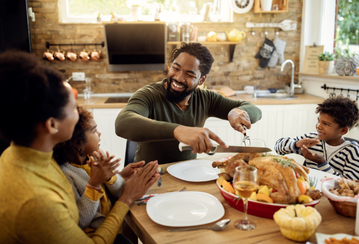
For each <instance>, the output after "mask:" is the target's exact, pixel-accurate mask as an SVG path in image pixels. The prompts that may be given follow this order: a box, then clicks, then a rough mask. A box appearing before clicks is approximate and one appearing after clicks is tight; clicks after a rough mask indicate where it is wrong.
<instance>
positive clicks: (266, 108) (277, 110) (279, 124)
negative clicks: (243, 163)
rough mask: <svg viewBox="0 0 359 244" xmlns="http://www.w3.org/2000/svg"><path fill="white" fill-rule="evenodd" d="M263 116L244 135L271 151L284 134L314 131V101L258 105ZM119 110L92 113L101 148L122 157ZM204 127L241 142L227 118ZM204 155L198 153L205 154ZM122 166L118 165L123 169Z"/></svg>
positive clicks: (234, 142) (123, 144)
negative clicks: (116, 124) (118, 130)
mask: <svg viewBox="0 0 359 244" xmlns="http://www.w3.org/2000/svg"><path fill="white" fill-rule="evenodd" d="M258 107H259V108H260V109H261V110H262V119H261V120H260V121H258V122H257V123H255V124H253V125H252V128H251V129H249V130H248V132H247V135H249V136H250V137H251V138H252V139H262V140H264V141H265V142H266V146H267V147H269V148H271V149H272V150H274V145H275V142H276V141H277V140H278V139H279V138H281V137H285V136H291V137H294V136H299V135H302V134H304V133H308V132H313V131H315V124H316V121H317V115H316V114H315V108H316V107H317V104H296V105H258ZM120 111H121V109H93V115H94V118H95V121H96V123H97V125H98V129H99V131H100V132H101V142H100V143H101V148H102V149H103V150H106V151H109V152H110V154H114V155H115V156H116V158H118V157H120V158H121V159H122V160H121V162H122V163H123V162H124V160H125V150H126V139H124V138H121V137H118V136H117V135H116V133H115V120H116V117H117V115H118V113H119V112H120ZM205 127H207V128H209V129H210V130H211V131H213V132H214V133H216V134H217V135H218V136H219V137H220V138H221V139H222V140H224V141H225V142H226V143H227V144H228V145H241V143H242V139H243V135H242V134H241V133H239V132H237V131H235V130H234V129H233V128H232V127H231V126H230V124H229V122H228V121H227V120H221V119H217V118H213V117H211V118H209V119H207V121H206V123H205ZM205 156H207V154H205V153H203V154H199V155H198V157H199V158H201V157H205ZM122 167H123V166H121V167H120V168H121V169H122Z"/></svg>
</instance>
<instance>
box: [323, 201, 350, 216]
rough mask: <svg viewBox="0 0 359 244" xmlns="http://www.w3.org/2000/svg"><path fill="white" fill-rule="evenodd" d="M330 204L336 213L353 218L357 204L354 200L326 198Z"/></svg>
mask: <svg viewBox="0 0 359 244" xmlns="http://www.w3.org/2000/svg"><path fill="white" fill-rule="evenodd" d="M328 200H329V202H330V204H331V205H332V206H333V208H334V210H335V212H337V213H338V214H341V215H344V216H347V217H352V218H355V216H356V211H357V204H356V203H354V202H337V201H333V200H330V199H329V198H328Z"/></svg>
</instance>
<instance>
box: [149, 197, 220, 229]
mask: <svg viewBox="0 0 359 244" xmlns="http://www.w3.org/2000/svg"><path fill="white" fill-rule="evenodd" d="M146 210H147V214H148V216H149V217H150V219H152V220H153V221H154V222H155V223H157V224H160V225H165V226H171V227H184V226H196V225H204V224H208V223H211V222H214V221H216V220H218V219H220V218H222V217H223V215H224V208H223V205H222V204H221V202H220V201H219V200H218V199H217V198H216V197H214V196H212V195H211V194H208V193H205V192H199V191H188V192H172V193H166V194H161V195H157V196H155V197H152V198H150V200H148V202H147V205H146Z"/></svg>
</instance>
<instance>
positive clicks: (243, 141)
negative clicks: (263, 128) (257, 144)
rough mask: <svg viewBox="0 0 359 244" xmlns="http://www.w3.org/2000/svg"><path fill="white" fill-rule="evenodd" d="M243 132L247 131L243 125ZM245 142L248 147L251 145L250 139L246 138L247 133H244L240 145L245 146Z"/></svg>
mask: <svg viewBox="0 0 359 244" xmlns="http://www.w3.org/2000/svg"><path fill="white" fill-rule="evenodd" d="M243 128H244V130H247V126H245V125H243ZM247 141H248V146H250V145H251V138H250V137H249V136H247V132H245V133H244V137H243V140H242V143H243V144H244V145H245V146H247Z"/></svg>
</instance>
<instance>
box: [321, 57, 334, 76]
mask: <svg viewBox="0 0 359 244" xmlns="http://www.w3.org/2000/svg"><path fill="white" fill-rule="evenodd" d="M318 59H319V61H318V72H319V74H322V75H323V74H331V73H332V71H333V66H334V54H333V53H329V52H324V53H321V54H319V55H318Z"/></svg>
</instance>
